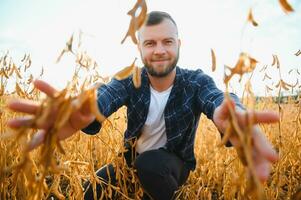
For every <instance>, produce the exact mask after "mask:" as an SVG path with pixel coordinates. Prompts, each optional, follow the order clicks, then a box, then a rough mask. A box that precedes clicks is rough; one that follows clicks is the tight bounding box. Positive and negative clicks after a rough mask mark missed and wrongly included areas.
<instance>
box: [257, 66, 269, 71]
mask: <svg viewBox="0 0 301 200" xmlns="http://www.w3.org/2000/svg"><path fill="white" fill-rule="evenodd" d="M267 67H268V65H264V66H263V67H262V68H261V69H260V70H259V72H262V71H265V70H266V69H267Z"/></svg>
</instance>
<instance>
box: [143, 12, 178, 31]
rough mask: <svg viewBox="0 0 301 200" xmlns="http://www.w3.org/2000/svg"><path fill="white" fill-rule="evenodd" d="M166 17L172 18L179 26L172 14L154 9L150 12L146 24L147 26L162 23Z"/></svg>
mask: <svg viewBox="0 0 301 200" xmlns="http://www.w3.org/2000/svg"><path fill="white" fill-rule="evenodd" d="M164 19H168V20H170V21H171V22H172V23H173V24H174V25H175V26H176V27H177V24H176V22H175V20H174V19H173V18H172V17H171V16H170V14H168V13H166V12H162V11H152V12H150V13H148V15H147V19H146V22H145V25H146V26H152V25H157V24H160V23H161V22H162V21H163V20H164ZM177 29H178V27H177Z"/></svg>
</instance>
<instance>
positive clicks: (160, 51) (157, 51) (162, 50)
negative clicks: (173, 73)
mask: <svg viewBox="0 0 301 200" xmlns="http://www.w3.org/2000/svg"><path fill="white" fill-rule="evenodd" d="M165 53H166V49H165V47H164V45H162V44H157V45H156V48H155V50H154V54H157V55H160V54H165Z"/></svg>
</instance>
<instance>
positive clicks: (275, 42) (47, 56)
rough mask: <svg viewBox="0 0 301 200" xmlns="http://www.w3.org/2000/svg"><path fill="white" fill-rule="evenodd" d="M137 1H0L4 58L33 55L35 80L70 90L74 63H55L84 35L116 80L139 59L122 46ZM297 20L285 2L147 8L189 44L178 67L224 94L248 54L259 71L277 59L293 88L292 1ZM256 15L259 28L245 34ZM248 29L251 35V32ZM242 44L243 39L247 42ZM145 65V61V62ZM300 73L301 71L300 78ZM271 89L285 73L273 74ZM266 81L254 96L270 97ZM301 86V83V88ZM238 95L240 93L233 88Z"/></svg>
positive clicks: (170, 3) (168, 2)
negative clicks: (227, 77) (200, 73)
mask: <svg viewBox="0 0 301 200" xmlns="http://www.w3.org/2000/svg"><path fill="white" fill-rule="evenodd" d="M135 2H136V1H135V0H106V1H105V0H85V1H84V0H27V1H21V0H0V54H3V53H4V52H5V51H6V50H9V51H10V53H11V55H13V57H14V58H15V59H16V60H20V59H21V58H22V57H23V55H24V53H31V55H32V60H33V66H32V69H31V70H32V71H33V73H36V74H37V73H38V72H39V71H40V68H41V66H44V67H45V77H44V79H45V80H48V81H50V82H51V83H53V84H54V85H56V86H57V87H64V86H65V84H66V83H67V81H68V80H70V77H71V74H72V72H73V70H74V68H73V67H74V65H73V62H71V61H72V57H70V56H69V57H68V56H66V57H63V59H62V61H61V62H60V63H59V64H55V60H56V58H57V56H58V54H59V52H60V51H61V49H62V48H63V47H64V45H65V42H66V41H67V39H68V38H69V37H70V35H71V34H72V33H73V32H77V31H78V30H79V29H81V30H82V31H83V32H85V36H84V41H83V42H84V47H85V48H86V50H87V52H88V54H89V55H91V56H92V57H93V58H94V59H95V60H96V61H97V62H98V64H99V66H100V69H99V71H100V74H102V75H104V76H106V75H112V74H114V73H115V72H116V71H118V70H120V69H121V68H123V67H124V66H127V65H129V64H130V63H131V62H132V61H133V59H134V58H135V57H138V58H139V54H138V51H137V49H136V47H135V46H134V45H133V44H132V43H131V41H130V40H126V42H125V43H124V44H123V45H121V44H120V41H121V40H122V38H123V37H124V34H125V33H126V31H127V28H128V24H129V20H130V17H129V16H128V15H126V13H127V11H128V10H129V9H131V8H132V7H133V5H134V3H135ZM289 2H290V3H291V5H292V6H293V7H294V9H295V12H294V13H291V14H289V15H286V14H285V13H284V12H283V11H282V10H281V8H280V6H279V3H278V0H249V1H248V0H245V1H241V0H211V1H205V0H190V1H183V0H148V1H147V4H148V7H149V10H163V11H167V12H169V13H170V14H171V15H172V16H173V17H174V18H175V20H176V21H177V23H178V27H179V33H180V38H181V39H182V47H181V55H180V60H179V65H180V66H183V67H184V68H191V69H196V68H201V69H203V70H204V71H205V72H206V73H208V74H210V75H212V76H213V77H214V79H215V80H216V82H217V85H218V86H220V87H223V83H222V78H223V66H224V64H226V65H230V66H232V65H234V64H235V63H236V60H237V58H238V55H239V53H240V52H241V51H247V52H249V53H250V54H251V55H252V56H253V57H255V58H256V59H257V60H259V61H260V64H259V66H258V67H257V69H256V70H258V71H259V70H260V68H261V66H262V65H264V64H271V62H272V54H277V55H278V56H279V59H280V63H281V64H282V68H283V70H282V71H283V74H284V78H285V79H286V81H288V82H290V83H294V82H295V80H296V79H297V78H299V79H300V76H299V77H297V75H293V76H291V77H288V76H285V73H287V72H288V71H289V70H290V69H291V68H299V69H301V56H299V57H296V56H294V53H295V52H297V51H298V49H301V37H300V35H301V25H300V22H301V1H300V0H291V1H289ZM250 7H253V14H254V18H255V20H256V21H257V22H258V23H259V27H256V28H255V27H252V26H251V25H249V24H248V25H247V26H245V21H246V18H247V14H248V10H249V8H250ZM244 27H245V28H244ZM242 33H244V34H243V37H242V38H241V35H242ZM210 48H213V49H214V50H215V53H216V58H217V71H216V72H214V73H213V72H211V55H210ZM138 64H140V65H141V61H138ZM300 71H301V70H300ZM268 73H269V75H270V76H273V79H274V80H273V81H270V82H269V84H272V83H274V84H275V82H277V81H278V72H277V71H276V70H275V69H273V68H271V69H270V70H269V71H268ZM262 78H263V74H261V75H259V74H257V75H256V76H255V77H254V81H253V82H254V85H253V86H254V90H255V91H257V92H256V93H259V94H263V88H264V83H263V82H262V81H261V80H262ZM300 81H301V80H300ZM233 87H234V90H235V91H237V92H241V86H240V85H239V84H235V83H233Z"/></svg>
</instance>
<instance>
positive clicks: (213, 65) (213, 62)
mask: <svg viewBox="0 0 301 200" xmlns="http://www.w3.org/2000/svg"><path fill="white" fill-rule="evenodd" d="M211 58H212V68H211V69H212V71H213V72H214V71H215V69H216V57H215V53H214V51H213V49H211Z"/></svg>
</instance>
